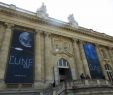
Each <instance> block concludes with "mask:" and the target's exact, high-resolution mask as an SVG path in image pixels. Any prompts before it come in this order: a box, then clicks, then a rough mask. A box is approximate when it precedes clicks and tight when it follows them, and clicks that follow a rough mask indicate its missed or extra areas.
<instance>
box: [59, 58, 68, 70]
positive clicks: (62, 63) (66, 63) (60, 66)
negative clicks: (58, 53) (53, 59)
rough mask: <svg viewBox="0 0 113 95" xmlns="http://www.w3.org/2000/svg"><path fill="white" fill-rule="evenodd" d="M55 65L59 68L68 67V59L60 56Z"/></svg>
mask: <svg viewBox="0 0 113 95" xmlns="http://www.w3.org/2000/svg"><path fill="white" fill-rule="evenodd" d="M57 66H58V67H59V68H69V65H68V61H67V60H65V59H64V58H61V59H60V60H59V61H58V62H57Z"/></svg>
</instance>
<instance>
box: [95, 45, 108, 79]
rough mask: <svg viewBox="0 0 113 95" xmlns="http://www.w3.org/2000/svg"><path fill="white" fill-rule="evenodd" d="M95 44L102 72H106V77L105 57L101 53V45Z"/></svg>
mask: <svg viewBox="0 0 113 95" xmlns="http://www.w3.org/2000/svg"><path fill="white" fill-rule="evenodd" d="M95 46H96V51H97V55H98V58H99V62H100V65H101V68H102V72H103V74H104V76H105V78H106V77H107V74H106V72H105V68H104V60H103V58H102V56H101V54H100V51H99V45H98V44H95Z"/></svg>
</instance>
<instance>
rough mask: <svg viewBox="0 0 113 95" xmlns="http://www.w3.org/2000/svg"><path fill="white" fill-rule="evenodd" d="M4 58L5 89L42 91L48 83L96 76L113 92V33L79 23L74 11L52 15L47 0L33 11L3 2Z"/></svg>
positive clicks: (0, 52) (0, 77) (0, 78)
mask: <svg viewBox="0 0 113 95" xmlns="http://www.w3.org/2000/svg"><path fill="white" fill-rule="evenodd" d="M0 64H1V66H0V89H1V91H2V92H3V93H5V92H4V91H7V88H8V89H13V90H14V88H16V90H14V92H15V91H17V89H21V88H31V89H40V91H41V90H43V89H45V88H47V87H48V86H49V85H50V84H52V85H53V87H57V86H59V85H60V84H61V83H62V82H66V81H67V82H68V81H70V82H72V81H77V80H78V83H79V80H85V84H90V83H89V82H88V81H87V80H92V81H93V80H94V81H95V80H96V83H97V84H101V81H105V83H106V84H107V86H106V88H103V86H102V88H101V92H102V91H103V90H102V89H107V90H106V91H107V92H106V93H107V94H106V93H105V94H103V95H112V94H113V91H112V90H111V88H113V86H112V83H113V37H111V36H108V35H106V34H104V33H99V32H96V31H93V30H92V29H86V28H83V27H81V26H78V23H76V21H75V20H74V18H73V16H72V15H71V16H70V18H69V22H67V23H66V22H62V21H59V20H56V19H53V18H51V17H49V16H48V14H47V11H46V6H45V5H44V4H43V5H42V7H41V8H40V9H38V10H37V12H36V13H33V12H30V11H27V10H24V9H20V8H17V7H16V6H15V5H7V4H4V3H0ZM71 89H72V88H71ZM33 91H34V92H35V90H33ZM95 91H96V90H94V92H95ZM24 92H26V93H27V90H24ZM28 92H29V91H28ZM31 92H32V91H31ZM53 92H54V91H53ZM3 93H2V94H3ZM8 93H10V91H9V92H8ZM8 93H5V94H3V95H6V94H8ZM11 93H13V92H11ZM15 93H16V92H15ZM18 93H19V92H18ZM21 93H23V92H21ZM103 93H104V92H103ZM53 94H54V95H63V94H55V92H54V93H53ZM8 95H13V94H8ZM14 95H16V94H14ZM19 95H20V94H19ZM22 95H35V94H25V93H24V94H22ZM36 95H38V94H36ZM78 95H94V94H90V93H89V94H79V93H78ZM98 95H102V94H98Z"/></svg>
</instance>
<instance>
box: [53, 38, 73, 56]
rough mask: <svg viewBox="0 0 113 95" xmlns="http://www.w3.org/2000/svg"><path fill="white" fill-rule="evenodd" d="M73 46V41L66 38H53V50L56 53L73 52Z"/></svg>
mask: <svg viewBox="0 0 113 95" xmlns="http://www.w3.org/2000/svg"><path fill="white" fill-rule="evenodd" d="M71 48H72V46H71V42H70V41H69V40H66V39H59V38H54V39H53V51H54V52H55V53H65V54H72V49H71Z"/></svg>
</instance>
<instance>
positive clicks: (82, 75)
mask: <svg viewBox="0 0 113 95" xmlns="http://www.w3.org/2000/svg"><path fill="white" fill-rule="evenodd" d="M80 79H90V76H89V75H86V76H85V75H84V74H83V73H82V74H81V75H80Z"/></svg>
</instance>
